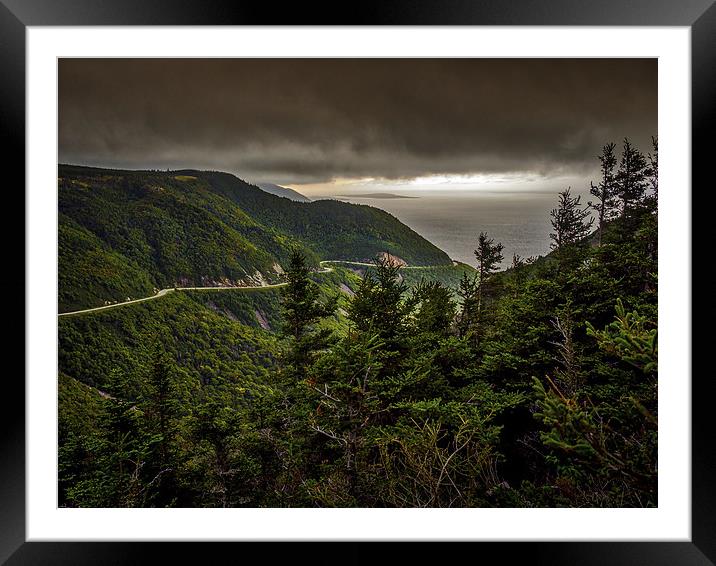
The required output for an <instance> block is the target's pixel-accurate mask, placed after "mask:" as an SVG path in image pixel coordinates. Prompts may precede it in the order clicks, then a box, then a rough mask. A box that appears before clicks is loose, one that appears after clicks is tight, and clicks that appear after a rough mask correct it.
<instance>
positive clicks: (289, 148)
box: [59, 59, 657, 186]
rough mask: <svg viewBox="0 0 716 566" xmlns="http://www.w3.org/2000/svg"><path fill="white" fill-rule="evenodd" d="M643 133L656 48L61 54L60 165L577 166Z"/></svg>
mask: <svg viewBox="0 0 716 566" xmlns="http://www.w3.org/2000/svg"><path fill="white" fill-rule="evenodd" d="M656 134H657V62H656V59H611V60H606V59H601V60H600V59H551V60H549V59H402V60H395V59H356V60H349V59H162V60H158V59H62V60H60V63H59V158H60V161H61V162H62V163H76V164H86V165H95V166H110V167H121V168H131V169H143V168H160V169H166V168H187V167H190V168H200V169H217V170H222V171H229V172H232V173H235V174H237V175H238V176H239V177H241V178H243V179H246V180H250V181H254V182H261V181H270V182H275V183H279V184H286V185H292V186H296V185H304V184H305V185H307V186H318V185H321V184H325V183H327V182H330V181H331V180H333V179H349V180H350V179H363V178H373V179H381V182H382V180H383V179H385V180H388V184H389V183H390V182H391V181H392V182H395V181H396V180H399V182H400V183H405V182H410V180H412V179H415V178H422V179H424V178H430V177H432V176H436V175H439V176H443V177H448V178H450V177H451V176H456V175H469V176H475V177H478V178H479V177H480V176H489V177H490V178H501V177H505V178H510V179H519V178H521V177H524V178H525V179H533V180H534V179H535V178H545V179H549V178H558V177H570V178H571V177H574V178H579V177H581V176H584V175H588V174H591V172H592V171H593V170H594V168H595V167H596V166H597V165H598V163H597V161H596V159H595V156H596V154H597V153H599V151H600V149H601V146H602V145H603V144H604V143H606V142H608V141H615V142H617V143H619V142H620V140H621V139H622V138H624V137H625V136H628V137H630V138H631V139H632V140H633V141H634V142H635V143H636V144H637V145H638V146H639V147H641V148H642V149H643V150H647V149H648V148H649V146H648V142H649V139H650V136H651V135H656Z"/></svg>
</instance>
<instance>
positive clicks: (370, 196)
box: [336, 193, 420, 199]
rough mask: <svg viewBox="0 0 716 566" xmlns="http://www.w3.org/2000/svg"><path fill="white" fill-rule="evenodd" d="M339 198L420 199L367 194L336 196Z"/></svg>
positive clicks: (387, 194)
mask: <svg viewBox="0 0 716 566" xmlns="http://www.w3.org/2000/svg"><path fill="white" fill-rule="evenodd" d="M336 196H337V197H338V198H375V199H391V198H420V197H411V196H408V195H396V194H394V193H366V194H363V195H361V194H357V195H336Z"/></svg>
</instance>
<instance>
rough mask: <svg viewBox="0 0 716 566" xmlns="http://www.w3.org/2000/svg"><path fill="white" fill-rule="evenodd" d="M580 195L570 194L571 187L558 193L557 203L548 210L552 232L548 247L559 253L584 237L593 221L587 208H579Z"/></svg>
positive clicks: (562, 253) (562, 252)
mask: <svg viewBox="0 0 716 566" xmlns="http://www.w3.org/2000/svg"><path fill="white" fill-rule="evenodd" d="M580 200H581V197H580V196H579V195H577V196H575V197H573V196H572V195H571V187H569V188H567V189H566V190H564V191H562V192H560V193H559V204H558V206H557V208H553V209H552V211H551V212H550V216H551V217H552V219H551V221H550V222H551V224H552V228H553V230H554V232H552V233H551V234H550V235H549V237H550V239H551V240H552V243H551V244H550V247H551V248H552V249H553V250H558V252H559V253H560V255H562V256H564V252H565V251H566V250H567V249H568V248H570V247H573V246H574V245H576V244H577V243H579V242H581V241H583V240H584V238H586V237H587V236H588V235H589V233H590V231H591V229H592V224H593V223H594V218H591V217H590V213H589V208H588V207H587V208H581V206H580Z"/></svg>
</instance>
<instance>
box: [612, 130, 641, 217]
mask: <svg viewBox="0 0 716 566" xmlns="http://www.w3.org/2000/svg"><path fill="white" fill-rule="evenodd" d="M647 169H648V167H647V161H646V158H645V157H644V155H643V154H642V153H641V152H640V151H639V150H638V149H637V148H635V147H634V146H633V145H632V144H631V142H630V141H629V140H628V139H627V138H624V148H623V150H622V156H621V161H620V162H619V170H618V171H617V173H616V178H615V180H616V187H617V194H618V196H619V200H620V201H621V207H622V217H626V216H628V215H629V211H630V209H631V208H638V207H639V206H640V205H641V204H643V201H644V196H645V194H646V190H647V188H648V183H649V182H648V180H647Z"/></svg>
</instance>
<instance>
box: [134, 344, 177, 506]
mask: <svg viewBox="0 0 716 566" xmlns="http://www.w3.org/2000/svg"><path fill="white" fill-rule="evenodd" d="M172 373H173V372H172V361H171V358H170V356H169V354H168V353H167V352H166V351H164V350H161V349H160V348H157V351H156V353H155V355H154V359H153V360H152V365H151V368H150V372H149V376H148V380H147V391H146V393H145V399H144V402H143V403H142V410H143V413H144V421H145V426H146V427H147V430H148V431H150V432H151V433H152V434H154V435H156V442H155V445H154V450H153V454H152V458H151V459H150V461H149V462H148V466H147V467H148V472H149V473H150V474H151V475H152V476H153V477H152V478H151V479H150V480H149V481H150V484H151V485H152V493H153V494H154V500H155V501H154V502H155V503H156V504H159V505H169V504H171V503H172V502H173V501H174V500H175V498H176V496H177V493H176V490H177V485H176V481H177V478H176V475H177V468H178V467H179V466H180V462H179V458H178V454H177V452H178V447H177V435H178V430H179V417H180V401H179V399H178V394H177V389H176V384H175V381H174V376H173V375H172Z"/></svg>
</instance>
